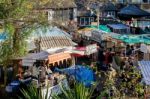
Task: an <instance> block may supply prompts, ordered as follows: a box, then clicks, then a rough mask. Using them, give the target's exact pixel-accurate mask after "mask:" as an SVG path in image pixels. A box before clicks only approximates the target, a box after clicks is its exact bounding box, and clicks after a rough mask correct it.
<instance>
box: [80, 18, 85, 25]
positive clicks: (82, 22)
mask: <svg viewBox="0 0 150 99" xmlns="http://www.w3.org/2000/svg"><path fill="white" fill-rule="evenodd" d="M84 20H85V19H84V17H82V18H80V25H84Z"/></svg>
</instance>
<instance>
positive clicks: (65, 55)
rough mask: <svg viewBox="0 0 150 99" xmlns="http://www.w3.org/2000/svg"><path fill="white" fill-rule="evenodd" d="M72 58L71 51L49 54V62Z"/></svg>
mask: <svg viewBox="0 0 150 99" xmlns="http://www.w3.org/2000/svg"><path fill="white" fill-rule="evenodd" d="M69 58H71V55H70V53H63V52H62V53H55V54H52V55H49V56H48V59H49V64H51V63H55V62H59V61H62V60H64V59H69Z"/></svg>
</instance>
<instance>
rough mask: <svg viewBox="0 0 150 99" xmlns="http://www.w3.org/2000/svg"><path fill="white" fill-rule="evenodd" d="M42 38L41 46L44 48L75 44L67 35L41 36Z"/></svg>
mask: <svg viewBox="0 0 150 99" xmlns="http://www.w3.org/2000/svg"><path fill="white" fill-rule="evenodd" d="M40 40H41V41H40V42H41V43H40V47H41V49H42V50H46V49H50V48H56V47H66V46H73V42H72V41H71V40H69V39H67V38H66V37H41V38H40Z"/></svg>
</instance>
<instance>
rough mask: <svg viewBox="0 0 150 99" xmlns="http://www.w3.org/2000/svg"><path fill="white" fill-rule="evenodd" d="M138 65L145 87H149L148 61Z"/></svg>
mask: <svg viewBox="0 0 150 99" xmlns="http://www.w3.org/2000/svg"><path fill="white" fill-rule="evenodd" d="M138 63H139V66H140V70H141V72H142V75H143V77H144V81H145V83H146V85H150V61H139V62H138Z"/></svg>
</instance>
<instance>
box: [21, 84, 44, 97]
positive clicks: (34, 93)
mask: <svg viewBox="0 0 150 99" xmlns="http://www.w3.org/2000/svg"><path fill="white" fill-rule="evenodd" d="M21 93H22V94H23V97H24V98H25V99H43V98H42V95H41V91H40V90H38V89H37V88H36V87H35V86H34V85H30V86H29V87H28V89H26V90H25V89H21ZM23 97H21V96H19V98H20V99H24V98H23ZM45 99H46V98H45Z"/></svg>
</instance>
